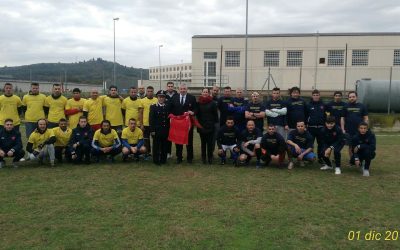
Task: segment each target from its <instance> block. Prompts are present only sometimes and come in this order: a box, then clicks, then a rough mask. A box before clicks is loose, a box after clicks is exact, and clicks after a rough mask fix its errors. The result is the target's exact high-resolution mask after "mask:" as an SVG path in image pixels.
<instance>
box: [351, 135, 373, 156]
mask: <svg viewBox="0 0 400 250" xmlns="http://www.w3.org/2000/svg"><path fill="white" fill-rule="evenodd" d="M358 146H359V150H366V151H369V153H370V154H371V155H373V156H375V150H376V138H375V134H374V133H372V132H371V130H368V131H367V133H366V134H365V135H362V134H360V133H359V132H357V134H356V135H355V136H354V137H353V138H352V140H351V147H352V149H353V150H354V148H355V147H358Z"/></svg>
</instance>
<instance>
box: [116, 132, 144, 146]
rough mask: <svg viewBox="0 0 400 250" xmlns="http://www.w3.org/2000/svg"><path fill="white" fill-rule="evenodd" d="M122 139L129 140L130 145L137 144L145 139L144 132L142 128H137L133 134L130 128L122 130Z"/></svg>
mask: <svg viewBox="0 0 400 250" xmlns="http://www.w3.org/2000/svg"><path fill="white" fill-rule="evenodd" d="M121 139H123V140H127V141H128V143H129V144H131V145H132V144H137V143H138V141H139V140H141V139H143V132H142V130H141V129H140V128H135V130H134V131H133V132H132V131H131V129H130V128H124V130H122V135H121Z"/></svg>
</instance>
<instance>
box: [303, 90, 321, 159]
mask: <svg viewBox="0 0 400 250" xmlns="http://www.w3.org/2000/svg"><path fill="white" fill-rule="evenodd" d="M320 98H321V96H320V93H319V91H318V90H316V89H315V90H314V91H313V92H312V100H311V101H310V103H309V104H308V105H307V106H306V117H307V122H306V123H307V125H308V126H307V130H308V132H310V134H311V135H312V136H313V143H314V141H315V140H317V144H318V146H317V155H318V161H319V163H321V164H322V163H323V160H322V154H323V153H322V129H323V128H324V125H325V119H326V114H325V112H326V106H325V104H324V103H323V102H322V101H321V99H320Z"/></svg>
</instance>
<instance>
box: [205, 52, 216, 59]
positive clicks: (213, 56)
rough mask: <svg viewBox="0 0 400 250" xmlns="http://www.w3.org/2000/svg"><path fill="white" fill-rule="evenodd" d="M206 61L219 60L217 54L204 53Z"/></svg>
mask: <svg viewBox="0 0 400 250" xmlns="http://www.w3.org/2000/svg"><path fill="white" fill-rule="evenodd" d="M203 56H204V59H217V52H204V55H203Z"/></svg>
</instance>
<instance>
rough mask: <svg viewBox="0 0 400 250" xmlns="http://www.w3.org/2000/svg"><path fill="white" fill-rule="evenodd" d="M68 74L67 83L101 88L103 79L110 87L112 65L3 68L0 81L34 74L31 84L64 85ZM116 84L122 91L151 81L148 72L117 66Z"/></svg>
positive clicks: (101, 62) (98, 62)
mask: <svg viewBox="0 0 400 250" xmlns="http://www.w3.org/2000/svg"><path fill="white" fill-rule="evenodd" d="M65 70H66V71H67V82H75V83H86V84H98V85H101V84H102V82H103V79H104V80H105V81H107V82H108V83H111V80H112V72H113V63H112V62H109V61H105V60H103V59H101V58H97V59H94V58H93V59H91V60H89V61H83V62H77V63H39V64H32V65H24V66H18V67H7V66H5V67H2V68H0V78H2V79H16V80H30V77H31V75H30V74H31V72H32V81H49V82H60V79H61V81H64V77H65V73H64V72H65ZM116 70H117V82H118V85H119V86H121V87H124V88H125V87H129V86H132V85H136V84H137V80H140V79H141V75H140V74H141V71H142V77H143V80H147V79H149V71H148V69H138V68H132V67H126V66H123V65H120V64H118V63H117V64H116Z"/></svg>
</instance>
